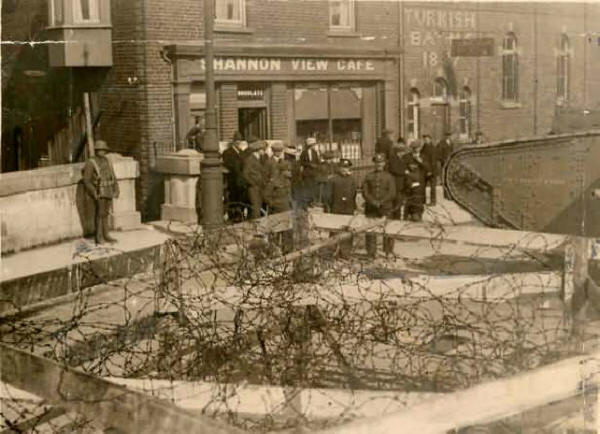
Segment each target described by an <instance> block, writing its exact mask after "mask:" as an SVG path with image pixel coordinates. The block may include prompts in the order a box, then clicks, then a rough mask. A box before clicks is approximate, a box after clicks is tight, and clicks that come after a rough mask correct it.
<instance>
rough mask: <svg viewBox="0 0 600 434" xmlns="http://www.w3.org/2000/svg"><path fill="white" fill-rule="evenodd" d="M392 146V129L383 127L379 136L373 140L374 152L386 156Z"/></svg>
mask: <svg viewBox="0 0 600 434" xmlns="http://www.w3.org/2000/svg"><path fill="white" fill-rule="evenodd" d="M392 146H394V141H393V140H392V130H388V129H385V130H383V132H382V135H381V137H379V138H378V139H377V141H376V142H375V153H376V154H383V155H384V156H385V158H388V155H389V153H390V151H391V149H392Z"/></svg>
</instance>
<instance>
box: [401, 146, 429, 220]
mask: <svg viewBox="0 0 600 434" xmlns="http://www.w3.org/2000/svg"><path fill="white" fill-rule="evenodd" d="M420 151H421V143H420V142H419V141H418V140H413V141H412V142H411V143H410V152H409V153H408V154H406V155H404V157H403V158H402V160H403V166H404V167H405V177H404V191H405V197H406V208H405V211H404V219H405V220H411V221H421V220H422V219H423V211H424V207H425V181H426V179H427V173H430V169H429V167H428V166H427V161H425V160H424V159H423V158H422V157H421V152H420Z"/></svg>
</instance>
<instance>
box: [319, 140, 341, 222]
mask: <svg viewBox="0 0 600 434" xmlns="http://www.w3.org/2000/svg"><path fill="white" fill-rule="evenodd" d="M333 157H334V154H333V152H332V151H326V152H324V153H323V163H321V166H320V167H319V172H320V173H319V176H318V185H319V202H320V203H321V204H322V205H323V208H324V210H325V212H329V211H330V205H331V181H332V180H333V178H334V176H335V175H336V171H337V165H336V164H334V163H333Z"/></svg>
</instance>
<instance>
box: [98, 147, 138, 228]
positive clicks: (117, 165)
mask: <svg viewBox="0 0 600 434" xmlns="http://www.w3.org/2000/svg"><path fill="white" fill-rule="evenodd" d="M106 158H108V159H109V160H110V162H111V163H112V166H113V169H114V171H115V176H116V177H117V181H118V182H119V190H120V194H119V197H118V198H117V199H114V200H113V206H112V211H111V213H110V215H109V217H108V220H109V224H110V226H111V227H112V228H113V229H116V230H127V229H134V228H137V227H139V226H140V225H141V222H142V218H141V215H140V213H139V212H138V211H137V210H136V209H135V205H136V201H135V179H136V178H137V177H138V176H140V166H139V163H138V162H137V161H136V160H134V159H133V158H132V157H124V156H122V155H120V154H116V153H110V154H108V155H107V156H106Z"/></svg>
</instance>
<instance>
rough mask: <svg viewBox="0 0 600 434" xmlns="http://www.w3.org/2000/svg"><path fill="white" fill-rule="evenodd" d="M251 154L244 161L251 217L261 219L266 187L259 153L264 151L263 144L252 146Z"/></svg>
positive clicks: (256, 143)
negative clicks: (263, 191) (263, 194)
mask: <svg viewBox="0 0 600 434" xmlns="http://www.w3.org/2000/svg"><path fill="white" fill-rule="evenodd" d="M248 149H250V151H251V152H250V154H249V155H248V156H247V157H246V159H245V160H244V169H243V174H244V178H245V179H246V182H247V183H248V198H249V200H250V217H251V218H252V219H257V218H260V209H261V207H262V203H263V197H262V190H263V187H264V181H265V180H264V178H263V175H264V166H263V164H262V162H261V159H260V156H259V154H258V152H259V151H260V150H262V149H264V143H263V142H254V143H252V144H250V146H249V148H248Z"/></svg>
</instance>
